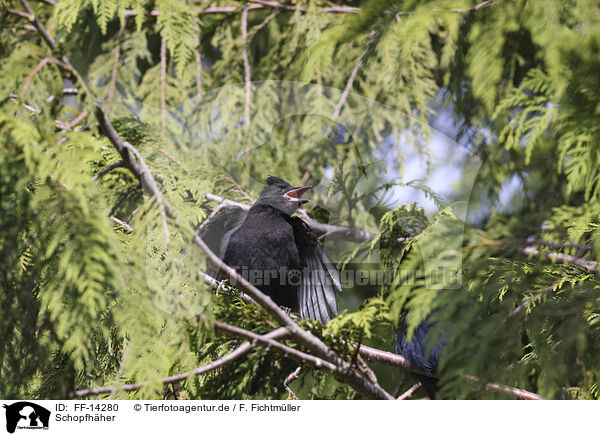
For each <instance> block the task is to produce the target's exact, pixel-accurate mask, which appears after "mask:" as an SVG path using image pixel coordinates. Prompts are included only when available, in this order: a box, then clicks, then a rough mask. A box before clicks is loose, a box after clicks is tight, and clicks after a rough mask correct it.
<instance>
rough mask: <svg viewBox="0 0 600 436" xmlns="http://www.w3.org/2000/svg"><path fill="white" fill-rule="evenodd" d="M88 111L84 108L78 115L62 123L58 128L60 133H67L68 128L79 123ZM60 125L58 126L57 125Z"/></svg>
mask: <svg viewBox="0 0 600 436" xmlns="http://www.w3.org/2000/svg"><path fill="white" fill-rule="evenodd" d="M89 114H90V111H88V110H87V109H84V110H83V112H81V113H80V114H79V115H77V116H76V117H75V118H73V121H71V122H70V123H67V124H64V125H62V129H61V130H60V133H61V134H64V133H67V132H68V131H69V130H71V129H73V128H74V127H75V126H76V125H77V124H79V123H81V122H82V121H83V120H84V119H85V118H86V117H87V116H88V115H89ZM59 127H60V126H59Z"/></svg>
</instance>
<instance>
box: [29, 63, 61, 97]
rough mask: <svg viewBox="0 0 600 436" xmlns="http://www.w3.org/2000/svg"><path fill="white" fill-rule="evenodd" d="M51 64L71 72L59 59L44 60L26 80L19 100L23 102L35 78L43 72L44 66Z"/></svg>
mask: <svg viewBox="0 0 600 436" xmlns="http://www.w3.org/2000/svg"><path fill="white" fill-rule="evenodd" d="M49 63H51V64H55V65H58V66H59V67H61V68H64V69H66V70H70V68H69V65H67V64H65V63H64V62H61V61H59V60H58V59H53V58H44V59H42V60H41V61H40V63H39V64H37V66H36V67H35V68H34V69H33V70H32V71H31V73H29V75H28V76H27V79H26V80H25V84H24V85H23V89H22V90H21V92H20V93H19V100H23V98H24V97H25V94H26V93H27V89H28V88H29V86H31V82H32V81H33V78H34V77H35V75H36V74H37V73H39V72H40V71H41V70H42V68H44V66H45V65H48V64H49Z"/></svg>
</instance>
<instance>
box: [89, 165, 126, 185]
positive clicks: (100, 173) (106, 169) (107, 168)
mask: <svg viewBox="0 0 600 436" xmlns="http://www.w3.org/2000/svg"><path fill="white" fill-rule="evenodd" d="M124 166H125V162H123V161H122V160H118V161H116V162H113V163H111V164H110V165H107V166H105V167H104V168H102V169H101V170H100V171H98V173H96V174H95V175H94V177H92V180H98V179H100V178H101V177H103V176H104V175H105V174H106V173H108V172H110V171H112V170H114V169H115V168H121V167H124Z"/></svg>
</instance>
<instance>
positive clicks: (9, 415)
mask: <svg viewBox="0 0 600 436" xmlns="http://www.w3.org/2000/svg"><path fill="white" fill-rule="evenodd" d="M3 407H4V408H5V409H6V431H8V432H9V433H14V432H15V430H16V429H17V428H18V429H20V430H21V429H27V430H40V429H43V430H48V424H49V422H50V411H49V410H48V409H45V408H44V407H42V406H38V405H37V404H35V403H30V402H29V401H19V402H17V403H13V404H10V405H6V404H4V406H3Z"/></svg>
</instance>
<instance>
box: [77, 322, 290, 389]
mask: <svg viewBox="0 0 600 436" xmlns="http://www.w3.org/2000/svg"><path fill="white" fill-rule="evenodd" d="M288 333H289V332H288V331H287V329H284V328H278V329H277V330H273V331H272V332H270V333H267V334H266V335H263V336H260V337H261V338H265V339H269V340H270V339H272V340H275V339H280V338H283V337H285V336H286V335H288ZM254 347H255V345H253V344H252V343H250V342H244V343H243V344H242V345H240V346H239V347H237V348H236V349H235V350H233V351H232V352H231V353H229V354H228V355H226V356H224V357H221V358H220V359H217V360H215V361H214V362H211V363H209V364H207V365H204V366H201V367H199V368H196V369H194V370H192V371H190V372H184V373H181V374H176V375H171V376H169V377H165V378H163V379H161V382H162V383H163V384H171V383H176V382H179V381H184V380H186V379H187V378H189V377H192V376H198V375H202V374H205V373H207V372H210V371H214V370H216V369H219V368H221V367H222V366H224V365H226V364H228V363H229V362H233V361H234V360H237V359H239V358H240V357H242V356H244V355H245V354H246V353H248V351H250V350H251V349H253V348H254ZM147 384H148V382H147V381H143V382H140V383H132V384H127V385H123V386H100V387H97V388H92V389H83V390H79V391H75V392H71V393H70V394H69V398H84V397H89V396H92V395H101V394H111V395H113V394H114V393H115V392H117V391H126V392H127V391H134V390H137V389H140V388H143V387H144V386H146V385H147Z"/></svg>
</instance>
